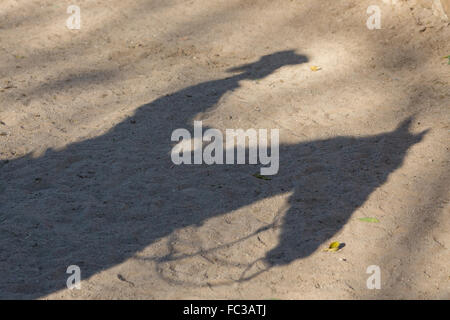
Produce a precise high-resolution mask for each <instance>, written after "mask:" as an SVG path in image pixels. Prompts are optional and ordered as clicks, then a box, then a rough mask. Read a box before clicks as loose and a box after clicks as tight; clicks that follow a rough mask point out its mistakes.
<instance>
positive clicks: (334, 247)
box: [324, 241, 341, 252]
mask: <svg viewBox="0 0 450 320" xmlns="http://www.w3.org/2000/svg"><path fill="white" fill-rule="evenodd" d="M340 245H341V244H340V243H339V242H337V241H335V242H332V243H330V246H329V247H328V248H327V249H325V250H324V251H328V252H335V251H338V250H339V247H340Z"/></svg>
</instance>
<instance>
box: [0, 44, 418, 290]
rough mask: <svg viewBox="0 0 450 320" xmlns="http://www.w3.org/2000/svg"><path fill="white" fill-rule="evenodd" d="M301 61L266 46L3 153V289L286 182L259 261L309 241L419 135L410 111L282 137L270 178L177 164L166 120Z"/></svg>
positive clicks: (50, 278)
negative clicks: (42, 146)
mask: <svg viewBox="0 0 450 320" xmlns="http://www.w3.org/2000/svg"><path fill="white" fill-rule="evenodd" d="M307 61H308V59H307V58H306V57H305V56H303V55H298V54H296V53H295V52H293V51H283V52H277V53H274V54H271V55H268V56H264V57H262V58H261V59H260V60H259V61H257V62H255V63H252V64H249V65H245V66H241V67H239V68H236V69H234V70H233V71H234V72H239V73H238V74H235V75H232V76H230V77H228V78H224V79H219V80H214V81H207V82H204V83H200V84H198V85H194V86H191V87H188V88H185V89H183V90H180V91H177V92H175V93H173V94H170V95H167V96H164V97H161V98H159V99H157V100H155V101H153V102H151V103H149V104H146V105H143V106H141V107H140V108H139V109H138V111H137V113H136V114H135V115H134V116H133V117H131V118H128V119H126V120H124V121H123V122H121V123H120V124H118V125H117V126H115V127H114V128H113V129H111V130H110V131H109V132H108V133H106V134H104V135H103V136H100V137H97V138H93V139H90V140H86V141H81V142H79V143H74V144H72V145H69V146H68V147H67V148H66V149H64V150H48V151H47V152H46V153H45V154H44V155H42V156H40V157H38V158H33V157H31V156H25V157H23V158H20V159H15V160H11V161H9V162H7V163H6V162H4V163H3V164H0V178H1V180H0V181H1V185H0V201H1V202H0V219H1V220H0V228H1V235H0V237H1V238H0V241H1V244H2V250H1V252H0V271H1V273H2V278H1V280H0V298H37V297H41V296H44V295H46V294H50V293H52V292H55V291H56V290H60V289H64V288H65V286H66V279H67V277H68V275H67V274H66V269H67V267H68V266H70V265H79V266H80V268H81V270H82V277H83V279H87V278H88V277H91V276H93V275H95V274H96V273H98V272H100V271H102V270H105V269H108V268H111V267H113V266H115V265H117V264H119V263H121V262H123V261H125V260H127V259H128V258H130V257H132V256H134V255H135V254H136V252H138V251H140V250H143V249H144V248H145V247H147V246H149V245H151V244H153V243H155V242H156V241H158V240H160V239H162V238H164V237H167V236H170V235H171V234H172V233H173V232H175V231H176V230H179V229H181V228H184V227H187V226H200V225H202V224H203V223H204V222H205V221H206V220H208V219H210V218H212V217H215V216H219V215H223V214H226V213H228V212H231V211H232V210H236V209H238V208H241V207H244V206H246V205H250V204H252V203H255V202H257V201H259V200H262V199H266V198H269V197H273V196H275V195H278V194H282V193H286V192H292V195H291V196H290V198H289V208H288V210H287V212H286V214H285V215H284V216H283V217H282V218H280V220H279V221H278V222H277V223H278V224H279V226H280V228H281V233H280V238H279V243H278V245H277V246H276V247H275V248H273V249H272V250H270V251H269V252H267V253H266V255H265V256H264V257H263V258H262V260H263V261H264V263H265V265H266V267H267V268H270V267H272V266H275V265H284V264H288V263H290V262H292V261H294V260H296V259H300V258H303V257H306V256H308V255H310V254H311V253H312V252H314V251H315V250H316V249H317V248H318V247H319V246H320V245H322V244H323V243H324V242H326V241H327V240H328V239H330V238H331V237H332V236H333V235H334V234H335V233H336V232H337V231H339V230H340V229H341V228H342V227H343V226H344V225H345V223H346V222H347V221H348V219H349V218H350V216H351V214H352V213H353V212H354V211H355V209H356V208H358V207H359V206H361V205H362V204H363V203H364V202H365V201H366V199H367V198H368V197H369V195H370V194H371V193H372V192H373V191H374V190H375V189H376V188H378V187H379V186H381V185H382V184H383V183H384V182H385V181H386V180H387V178H388V176H389V175H390V174H391V173H392V172H393V171H395V169H397V168H399V167H400V166H401V164H402V162H403V159H404V158H405V155H406V152H407V150H408V149H409V148H410V147H411V146H412V145H414V144H415V143H418V142H419V141H420V140H421V139H422V137H423V135H424V134H425V132H423V133H421V134H412V133H410V132H409V124H410V122H411V119H407V120H405V121H403V122H402V123H401V124H400V125H399V126H398V127H397V128H396V129H395V130H393V131H391V132H386V133H382V134H378V135H374V136H367V137H335V138H331V139H326V140H316V141H309V142H305V143H299V144H293V145H281V146H280V170H279V172H278V174H277V175H276V176H273V178H272V180H271V181H270V182H269V181H261V180H259V179H256V178H254V177H252V176H251V175H252V174H253V173H255V172H256V171H257V170H258V168H259V167H258V166H255V165H239V166H237V165H236V166H232V165H212V166H207V165H180V166H175V167H174V165H173V163H172V161H171V158H170V151H171V148H172V145H171V142H170V138H171V134H172V132H173V130H175V129H177V128H186V129H188V130H189V131H190V132H193V127H192V119H193V118H194V117H195V116H196V115H198V114H199V113H201V112H205V111H211V110H212V109H213V108H214V106H215V105H216V103H217V102H218V100H219V99H220V98H221V97H222V96H223V95H224V94H225V93H227V92H230V91H233V90H235V89H237V88H239V87H240V84H239V82H240V81H241V80H249V79H253V80H256V79H261V78H264V77H266V76H268V75H270V74H271V73H272V72H274V71H275V70H277V69H278V68H281V67H283V66H287V65H297V64H301V63H305V62H307ZM205 129H206V128H205ZM164 260H166V261H167V260H170V256H165V257H161V258H160V259H159V261H164ZM256 275H257V274H254V275H253V276H256ZM253 276H251V275H250V276H249V275H245V276H244V278H246V279H250V278H252V277H253Z"/></svg>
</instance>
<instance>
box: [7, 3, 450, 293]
mask: <svg viewBox="0 0 450 320" xmlns="http://www.w3.org/2000/svg"><path fill="white" fill-rule="evenodd" d="M387 2H389V1H381V0H370V1H366V0H361V1H355V0H350V1H319V0H314V1H312V0H308V1H300V0H291V1H289V0H278V1H273V0H271V1H268V0H258V1H256V0H227V1H219V0H189V1H186V0H121V1H118V0H108V1H106V0H99V1H90V0H70V1H67V0H61V1H50V0H27V1H16V0H2V1H1V2H0V274H1V277H0V298H3V299H5V298H19V299H94V298H95V299H184V298H187V299H219V298H220V299H408V298H419V299H450V270H449V264H450V253H449V246H450V219H449V218H450V217H449V214H450V207H449V195H450V194H449V193H450V191H449V181H450V180H449V178H450V177H449V172H450V170H449V169H450V164H449V160H450V157H449V154H450V153H449V147H450V143H449V142H450V139H449V132H450V90H449V84H450V76H449V75H450V65H448V64H447V63H448V60H447V59H445V58H443V57H445V56H447V55H450V41H449V40H450V23H449V21H448V20H446V19H445V18H443V17H438V16H436V15H434V14H433V10H432V8H430V7H427V6H418V5H414V3H413V1H397V2H396V4H392V3H387ZM69 5H77V6H79V7H80V9H81V28H80V29H79V30H77V29H74V30H71V29H69V28H67V26H66V20H67V19H68V18H69V16H70V14H68V13H67V7H68V6H69ZM370 5H378V6H379V8H380V10H381V29H374V30H369V29H368V28H367V27H366V20H367V19H368V17H369V14H368V13H367V8H368V7H369V6H370ZM313 66H316V67H318V69H319V70H318V71H313V70H312V69H311V67H313ZM194 120H202V121H203V127H204V128H205V129H206V128H216V129H219V130H221V131H222V132H223V131H225V130H226V129H227V128H231V129H237V128H242V129H249V128H255V129H260V128H265V129H269V130H270V129H279V130H280V153H279V154H280V169H279V172H278V174H276V175H273V176H270V179H271V180H264V179H258V178H257V177H255V176H254V174H255V172H258V171H259V168H260V166H259V165H206V164H201V165H179V166H176V165H174V164H173V163H172V161H171V157H170V152H171V150H172V147H173V145H174V143H173V142H172V141H171V134H172V132H173V130H175V129H177V128H186V129H187V130H189V132H193V123H194ZM364 217H371V218H376V219H378V221H379V222H366V221H362V220H360V218H364ZM333 241H338V242H340V243H344V244H345V246H343V247H342V248H341V249H340V250H339V251H337V252H326V251H324V249H325V248H327V247H328V245H329V244H330V243H331V242H333ZM71 265H77V266H79V267H80V270H81V278H82V281H81V289H80V290H77V289H73V290H69V289H67V287H66V280H67V278H68V277H69V276H70V274H67V273H66V271H67V268H68V267H69V266H71ZM372 265H375V266H379V268H380V271H381V288H380V289H369V288H368V287H367V279H368V278H369V276H370V274H368V273H366V271H367V268H368V267H369V266H372Z"/></svg>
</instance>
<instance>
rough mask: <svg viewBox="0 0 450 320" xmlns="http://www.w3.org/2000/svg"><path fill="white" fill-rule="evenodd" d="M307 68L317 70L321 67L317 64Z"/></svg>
mask: <svg viewBox="0 0 450 320" xmlns="http://www.w3.org/2000/svg"><path fill="white" fill-rule="evenodd" d="M309 68H310V69H311V71H319V70H321V69H322V68H321V67H318V66H311V67H309Z"/></svg>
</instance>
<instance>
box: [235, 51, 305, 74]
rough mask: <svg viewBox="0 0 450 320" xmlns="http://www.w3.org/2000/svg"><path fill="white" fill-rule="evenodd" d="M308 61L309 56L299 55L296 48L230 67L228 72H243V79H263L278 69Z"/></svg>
mask: <svg viewBox="0 0 450 320" xmlns="http://www.w3.org/2000/svg"><path fill="white" fill-rule="evenodd" d="M305 62H308V57H307V56H305V55H299V54H297V53H296V52H295V51H294V50H285V51H279V52H276V53H273V54H268V55H265V56H263V57H261V58H260V59H259V60H258V61H256V62H253V63H249V64H245V65H242V66H238V67H235V68H231V69H228V70H227V71H228V72H241V73H240V74H239V75H238V76H239V78H241V79H252V80H256V79H262V78H264V77H267V76H268V75H270V74H271V73H273V72H274V71H276V70H277V69H279V68H281V67H284V66H288V65H296V64H301V63H305Z"/></svg>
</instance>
